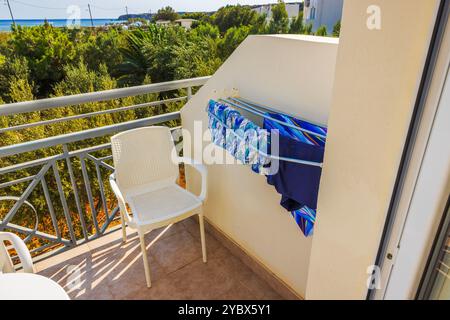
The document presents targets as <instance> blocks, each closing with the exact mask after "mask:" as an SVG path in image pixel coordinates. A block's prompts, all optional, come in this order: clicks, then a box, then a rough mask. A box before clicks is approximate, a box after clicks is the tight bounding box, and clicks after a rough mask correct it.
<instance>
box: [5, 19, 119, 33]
mask: <svg viewBox="0 0 450 320" xmlns="http://www.w3.org/2000/svg"><path fill="white" fill-rule="evenodd" d="M44 22H45V20H44V19H37V20H34V19H33V20H31V19H30V20H17V19H16V24H17V25H21V26H27V27H31V26H38V25H41V24H44ZM47 22H48V23H50V24H51V25H53V26H55V27H66V26H67V25H68V23H69V24H71V23H73V21H72V20H67V19H48V20H47ZM92 22H93V24H94V26H95V27H101V26H106V25H108V24H117V23H121V22H124V21H122V20H118V19H93V20H92ZM79 24H80V26H82V27H90V26H91V20H90V19H80V20H79ZM11 26H12V20H0V31H11Z"/></svg>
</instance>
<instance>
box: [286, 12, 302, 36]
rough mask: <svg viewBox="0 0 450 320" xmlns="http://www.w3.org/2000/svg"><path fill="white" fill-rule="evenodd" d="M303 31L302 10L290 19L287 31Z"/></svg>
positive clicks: (295, 32)
mask: <svg viewBox="0 0 450 320" xmlns="http://www.w3.org/2000/svg"><path fill="white" fill-rule="evenodd" d="M303 32H304V26H303V12H300V13H299V14H298V16H297V18H295V19H294V20H292V22H291V24H290V26H289V33H293V34H299V33H303Z"/></svg>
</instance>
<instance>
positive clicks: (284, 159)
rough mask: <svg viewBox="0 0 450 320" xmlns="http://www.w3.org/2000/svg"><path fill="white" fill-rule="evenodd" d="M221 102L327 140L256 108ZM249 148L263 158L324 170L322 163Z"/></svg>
mask: <svg viewBox="0 0 450 320" xmlns="http://www.w3.org/2000/svg"><path fill="white" fill-rule="evenodd" d="M233 100H237V99H234V98H233ZM219 101H221V102H223V103H225V104H227V105H231V106H234V107H238V108H241V109H243V110H246V111H248V112H251V113H253V114H256V115H259V116H261V117H264V118H268V119H270V120H272V121H276V122H278V123H280V124H282V125H286V126H288V127H292V128H293V129H296V130H300V131H303V132H307V133H310V134H312V135H315V136H318V137H323V138H326V137H325V136H323V135H321V134H318V133H315V132H312V131H310V130H306V129H303V128H299V127H296V126H293V125H290V124H288V123H285V122H282V121H279V120H277V119H273V118H271V117H268V116H266V115H265V114H264V113H262V112H260V111H259V110H257V109H256V108H254V107H251V106H241V105H238V104H237V103H233V102H231V101H230V100H229V99H219ZM267 110H269V109H267ZM207 112H208V114H209V115H210V116H212V117H213V118H214V119H216V120H217V121H218V122H220V123H221V124H222V126H223V127H224V128H225V129H227V130H228V131H227V132H230V133H231V134H233V135H234V136H235V137H236V138H237V139H238V140H240V141H243V140H244V138H243V137H241V136H240V135H238V134H237V133H236V132H234V130H232V129H231V128H230V127H228V126H227V125H226V124H225V123H224V122H223V121H222V120H221V119H219V118H218V117H217V115H215V114H213V113H211V112H209V110H207ZM249 148H250V149H252V150H253V151H255V152H257V153H258V154H260V155H261V156H263V157H266V158H270V159H274V160H278V161H286V162H291V163H297V164H303V165H309V166H315V167H320V168H322V165H323V163H322V162H314V161H306V160H300V159H293V158H286V157H281V156H277V155H273V154H267V153H265V152H263V151H261V150H259V149H258V148H256V147H255V146H253V145H249Z"/></svg>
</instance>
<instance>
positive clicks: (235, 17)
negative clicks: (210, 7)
mask: <svg viewBox="0 0 450 320" xmlns="http://www.w3.org/2000/svg"><path fill="white" fill-rule="evenodd" d="M256 19H257V13H256V12H255V11H253V10H252V9H251V8H250V7H249V6H241V5H235V6H232V5H227V6H225V7H222V8H220V9H219V10H218V11H217V12H216V13H215V14H214V15H213V16H212V20H213V23H214V24H215V25H216V26H218V27H219V30H220V32H221V33H222V34H224V33H225V32H227V30H228V29H230V28H233V27H241V26H250V25H252V24H253V23H254V22H255V21H256Z"/></svg>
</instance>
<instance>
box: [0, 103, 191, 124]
mask: <svg viewBox="0 0 450 320" xmlns="http://www.w3.org/2000/svg"><path fill="white" fill-rule="evenodd" d="M186 99H187V97H186V96H183V97H179V98H172V99H167V100H159V101H152V102H146V103H141V104H136V105H132V106H126V107H120V108H116V109H108V110H101V111H95V112H89V113H83V114H77V115H73V116H68V117H63V118H57V119H51V120H44V121H38V122H32V123H25V124H21V125H18V126H14V127H8V128H0V133H4V132H8V131H18V130H24V129H29V128H33V127H38V126H45V125H49V124H55V123H60V122H65V121H72V120H78V119H84V118H90V117H94V116H99V115H103V114H111V113H116V112H123V111H129V110H134V109H139V108H144V107H154V106H159V105H161V104H165V103H171V102H178V101H183V100H186Z"/></svg>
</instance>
